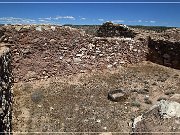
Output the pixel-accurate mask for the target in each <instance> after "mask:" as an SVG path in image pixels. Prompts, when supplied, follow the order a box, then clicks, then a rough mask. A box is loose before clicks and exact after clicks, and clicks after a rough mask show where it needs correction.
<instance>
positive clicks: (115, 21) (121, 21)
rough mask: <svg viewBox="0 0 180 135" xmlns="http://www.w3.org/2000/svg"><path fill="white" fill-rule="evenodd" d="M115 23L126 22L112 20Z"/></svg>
mask: <svg viewBox="0 0 180 135" xmlns="http://www.w3.org/2000/svg"><path fill="white" fill-rule="evenodd" d="M112 22H113V23H123V22H125V21H124V20H112Z"/></svg>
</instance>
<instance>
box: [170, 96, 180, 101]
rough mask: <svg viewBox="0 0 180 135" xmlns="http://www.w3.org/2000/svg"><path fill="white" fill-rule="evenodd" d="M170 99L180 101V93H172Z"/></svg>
mask: <svg viewBox="0 0 180 135" xmlns="http://www.w3.org/2000/svg"><path fill="white" fill-rule="evenodd" d="M170 100H171V101H176V102H178V103H180V94H174V95H172V96H171V97H170Z"/></svg>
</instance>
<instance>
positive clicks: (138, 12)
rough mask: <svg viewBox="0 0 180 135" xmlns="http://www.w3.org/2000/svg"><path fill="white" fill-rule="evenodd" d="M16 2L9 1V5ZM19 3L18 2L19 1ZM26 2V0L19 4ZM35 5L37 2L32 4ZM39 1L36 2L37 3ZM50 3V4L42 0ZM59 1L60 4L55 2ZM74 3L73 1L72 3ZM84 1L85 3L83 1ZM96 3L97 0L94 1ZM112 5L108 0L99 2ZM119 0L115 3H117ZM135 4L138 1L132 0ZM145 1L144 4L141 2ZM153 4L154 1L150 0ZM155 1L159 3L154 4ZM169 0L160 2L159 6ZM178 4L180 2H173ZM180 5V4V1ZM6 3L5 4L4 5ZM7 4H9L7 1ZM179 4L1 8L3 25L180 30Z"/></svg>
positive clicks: (175, 0) (0, 19) (15, 5)
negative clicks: (116, 25)
mask: <svg viewBox="0 0 180 135" xmlns="http://www.w3.org/2000/svg"><path fill="white" fill-rule="evenodd" d="M10 1H11V2H13V1H15V0H9V2H10ZM16 1H17V0H16ZM18 1H22V0H18ZM31 1H33V0H31ZM34 1H35V0H34ZM40 1H48V0H39V2H40ZM53 1H57V0H53ZM68 1H70V2H73V0H68ZM79 1H82V0H79ZM91 1H92V2H93V1H95V0H91ZM99 1H108V0H99ZM116 1H118V0H114V2H116ZM129 1H133V2H135V0H129ZM139 1H142V0H139ZM149 1H150V0H149ZM151 1H155V0H151ZM162 1H164V2H166V1H167V0H159V2H162ZM173 1H174V2H177V1H178V0H173ZM179 1H180V0H179ZM1 2H2V1H1ZM6 2H7V1H6ZM179 13H180V3H179V4H177V3H176V4H132V3H131V4H102V3H101V4H95V3H94V4H85V3H84V4H60V3H59V4H57V3H56V4H35V3H33V4H17V3H16V4H2V3H1V4H0V23H25V24H26V23H28V24H32V23H41V24H45V23H52V24H67V23H68V24H102V23H103V22H105V21H113V22H114V23H123V24H128V25H156V26H159V25H160V26H177V27H180V15H179Z"/></svg>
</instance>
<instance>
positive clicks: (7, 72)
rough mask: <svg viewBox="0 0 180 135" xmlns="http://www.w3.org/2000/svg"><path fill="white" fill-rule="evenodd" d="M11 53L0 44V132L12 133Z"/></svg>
mask: <svg viewBox="0 0 180 135" xmlns="http://www.w3.org/2000/svg"><path fill="white" fill-rule="evenodd" d="M10 63H11V53H10V51H9V48H8V47H4V46H3V47H2V46H0V132H1V133H0V134H10V132H11V120H12V91H11V86H12V74H11V66H10Z"/></svg>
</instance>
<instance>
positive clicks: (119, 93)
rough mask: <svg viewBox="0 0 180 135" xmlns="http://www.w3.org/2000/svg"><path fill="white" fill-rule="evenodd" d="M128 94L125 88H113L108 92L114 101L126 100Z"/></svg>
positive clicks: (109, 97)
mask: <svg viewBox="0 0 180 135" xmlns="http://www.w3.org/2000/svg"><path fill="white" fill-rule="evenodd" d="M128 96H129V95H128V94H127V93H126V92H124V91H123V90H120V89H118V90H112V91H110V92H109V93H108V99H109V100H111V101H114V102H120V101H124V100H126V99H127V98H128Z"/></svg>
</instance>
